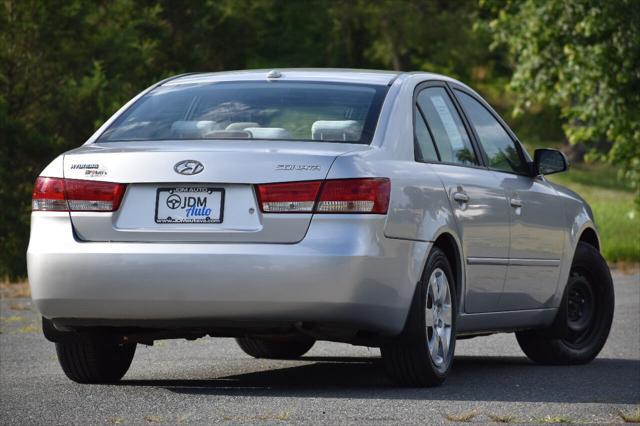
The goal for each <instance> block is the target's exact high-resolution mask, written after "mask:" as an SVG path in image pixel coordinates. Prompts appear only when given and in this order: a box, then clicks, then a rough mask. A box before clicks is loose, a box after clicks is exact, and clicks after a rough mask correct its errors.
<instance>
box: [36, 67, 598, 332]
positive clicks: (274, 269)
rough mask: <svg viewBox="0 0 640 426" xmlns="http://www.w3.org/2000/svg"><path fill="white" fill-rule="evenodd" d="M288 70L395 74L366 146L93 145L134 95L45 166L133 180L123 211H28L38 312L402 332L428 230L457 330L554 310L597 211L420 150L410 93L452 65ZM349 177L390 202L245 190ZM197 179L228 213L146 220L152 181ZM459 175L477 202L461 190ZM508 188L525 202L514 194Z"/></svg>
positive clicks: (371, 78)
mask: <svg viewBox="0 0 640 426" xmlns="http://www.w3.org/2000/svg"><path fill="white" fill-rule="evenodd" d="M266 72H268V70H267V71H261V70H258V71H242V72H230V73H212V74H197V75H187V76H183V77H179V78H176V79H173V80H169V81H166V82H164V83H160V84H166V85H179V84H190V83H194V82H212V83H213V82H216V81H229V80H237V81H241V80H255V79H264V78H265V76H266ZM280 72H281V73H282V76H281V77H280V79H281V80H287V79H291V80H307V81H309V80H318V81H349V82H362V83H368V84H389V83H391V86H390V87H389V91H388V94H387V97H386V99H385V102H384V104H383V107H382V110H381V113H380V118H379V122H378V125H377V128H376V131H375V134H374V136H373V139H372V143H371V145H357V144H343V143H320V142H318V143H314V142H304V143H300V142H291V141H242V142H240V143H239V142H238V141H229V140H207V141H162V142H157V143H154V142H127V143H124V142H122V143H120V142H112V143H95V140H96V139H97V137H98V136H99V135H100V134H101V133H102V132H103V131H104V130H105V129H106V128H107V127H108V125H109V123H111V122H112V121H113V120H114V119H115V118H117V116H118V115H119V114H121V113H122V112H123V111H124V110H125V109H126V108H127V106H128V105H130V104H131V103H132V102H134V101H135V100H136V99H137V97H136V98H134V99H133V100H132V101H130V102H129V103H128V104H127V105H125V106H124V107H123V108H122V109H121V110H120V111H118V112H117V113H116V114H115V115H114V116H113V117H112V118H110V119H109V120H107V122H106V123H105V124H104V125H103V126H102V127H101V128H100V129H98V130H97V131H96V133H95V134H94V135H93V136H91V137H90V138H89V139H88V141H87V142H86V143H85V145H83V146H82V147H80V148H77V149H74V150H72V151H70V152H67V153H65V154H64V155H63V156H60V157H58V158H56V159H55V160H54V161H53V162H52V163H51V164H50V165H48V166H47V167H46V168H45V170H43V172H42V174H41V175H42V176H50V177H65V178H72V179H85V178H88V179H93V180H97V181H109V182H120V183H127V184H128V188H127V192H126V194H125V197H124V200H123V204H122V206H121V208H120V209H119V211H117V212H114V213H90V212H83V213H78V212H74V213H71V214H69V213H53V212H34V213H33V214H32V227H31V239H30V244H29V249H28V271H29V281H30V285H31V290H32V294H33V299H34V301H35V304H36V306H37V308H38V309H39V310H40V312H41V313H42V314H43V315H44V316H45V317H48V318H61V317H64V318H108V319H169V320H170V319H183V318H220V319H248V320H249V319H264V320H269V319H286V320H292V321H319V322H322V321H331V322H340V321H342V322H346V323H350V324H358V325H360V326H362V328H363V329H367V330H373V331H381V332H383V333H387V334H397V333H398V332H399V331H400V330H401V329H402V327H403V326H404V322H405V319H406V316H407V312H408V309H409V306H410V304H411V299H412V297H413V294H414V290H415V287H416V283H417V282H418V281H419V279H420V277H421V274H422V272H423V268H424V265H425V262H426V258H427V256H428V254H429V251H430V249H431V247H432V244H433V242H434V241H436V240H437V239H438V238H439V237H441V236H443V235H445V234H447V235H449V236H450V237H451V238H452V239H453V241H455V244H456V246H457V249H458V251H459V254H460V258H461V263H460V265H457V266H458V268H459V270H460V272H461V276H460V282H459V283H458V285H459V287H460V288H461V294H460V295H459V297H458V299H459V303H460V309H459V313H460V317H459V323H458V331H459V332H461V333H473V332H481V331H500V330H512V329H515V328H529V327H536V326H543V325H546V324H548V323H550V322H551V321H552V320H553V317H554V315H555V312H556V311H557V309H556V308H557V307H558V306H559V303H560V298H561V296H562V292H563V290H564V283H566V280H567V277H568V274H569V268H570V265H571V261H572V259H573V254H574V252H575V247H576V245H577V242H578V239H579V238H580V235H581V234H582V232H584V230H585V229H587V228H591V229H595V225H594V223H593V216H592V214H591V211H590V209H589V207H588V205H587V204H586V203H585V202H584V200H582V199H581V198H580V197H579V196H577V195H576V194H574V193H572V192H571V191H568V190H566V189H564V188H562V187H559V186H557V185H552V184H550V183H548V182H547V181H546V180H545V179H544V178H539V177H538V178H533V177H525V176H517V175H510V174H505V173H497V172H493V171H490V170H488V169H485V168H482V167H477V168H472V167H461V166H450V165H444V164H426V163H418V162H416V161H415V159H414V152H413V122H412V120H413V109H412V108H413V107H412V99H413V94H414V90H415V88H416V86H417V85H419V84H420V83H423V82H425V81H430V80H441V81H448V82H454V80H452V79H450V78H448V77H444V76H440V75H436V74H428V73H408V74H397V73H391V72H368V71H367V72H356V71H345V70H342V71H337V70H287V69H282V70H280ZM152 87H153V86H152ZM469 90H471V89H469ZM144 93H145V92H143V93H142V94H144ZM142 94H141V95H142ZM141 95H139V96H141ZM186 159H193V160H196V161H199V162H201V163H202V164H203V166H204V169H203V170H202V172H200V173H199V174H197V175H180V174H178V173H176V172H175V171H174V170H173V167H174V165H175V164H176V163H177V162H179V161H182V160H186ZM77 163H96V164H99V165H100V169H99V170H104V171H106V174H101V175H100V176H92V177H86V176H85V175H84V174H83V173H84V172H85V171H84V170H80V169H72V168H71V166H72V164H77ZM287 165H293V166H294V167H289V166H287ZM354 177H388V178H390V180H391V201H390V206H389V212H388V214H387V215H316V216H313V215H311V214H292V215H277V214H263V213H260V209H259V208H258V206H257V201H256V197H255V191H254V187H253V185H255V184H259V183H269V182H288V181H299V180H315V179H325V178H326V179H340V178H354ZM204 184H206V185H208V186H210V185H215V186H220V187H223V188H224V189H225V191H227V196H228V199H227V201H226V203H225V209H226V212H225V220H224V222H223V223H221V224H206V225H203V224H192V225H181V226H161V225H159V224H156V223H155V222H154V220H153V217H152V215H150V214H149V210H152V209H153V206H150V205H149V204H150V203H151V204H152V203H153V202H154V201H153V197H154V195H155V189H156V188H157V187H159V186H167V185H192V186H199V185H204ZM459 189H462V190H463V191H464V192H465V193H466V194H467V195H468V197H469V201H468V202H467V203H460V202H458V201H456V200H455V199H454V194H455V192H459ZM514 195H517V197H518V200H519V201H521V204H522V205H521V206H520V207H514V206H513V205H512V204H513V203H512V202H511V199H512V198H514ZM516 204H517V203H516ZM454 267H456V265H454Z"/></svg>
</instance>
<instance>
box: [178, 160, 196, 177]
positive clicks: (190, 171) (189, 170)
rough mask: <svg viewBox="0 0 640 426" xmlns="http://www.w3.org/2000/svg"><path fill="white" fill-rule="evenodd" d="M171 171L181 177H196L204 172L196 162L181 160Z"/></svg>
mask: <svg viewBox="0 0 640 426" xmlns="http://www.w3.org/2000/svg"><path fill="white" fill-rule="evenodd" d="M173 170H175V171H176V173H180V174H181V175H197V174H198V173H200V172H201V171H203V170H204V166H203V165H202V163H201V162H199V161H196V160H182V161H180V162H179V163H176V165H175V166H173Z"/></svg>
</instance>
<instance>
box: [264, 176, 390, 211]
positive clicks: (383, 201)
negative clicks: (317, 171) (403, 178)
mask: <svg viewBox="0 0 640 426" xmlns="http://www.w3.org/2000/svg"><path fill="white" fill-rule="evenodd" d="M390 191H391V184H390V181H389V179H387V178H359V179H333V180H326V181H320V180H314V181H304V182H287V183H270V184H263V185H257V195H258V204H259V205H260V209H261V210H262V212H263V213H372V214H386V213H387V209H388V207H389V193H390Z"/></svg>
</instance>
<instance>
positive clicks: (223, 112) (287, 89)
mask: <svg viewBox="0 0 640 426" xmlns="http://www.w3.org/2000/svg"><path fill="white" fill-rule="evenodd" d="M386 93H387V87H386V86H381V85H368V84H351V83H329V82H300V81H299V82H286V81H277V82H267V81H234V82H216V83H198V84H173V85H172V84H169V85H165V86H159V87H157V88H155V89H153V90H152V91H150V92H149V93H147V94H146V95H144V96H143V97H142V98H140V99H139V100H138V101H137V102H136V103H135V104H134V105H133V106H131V107H130V108H129V109H128V110H127V111H125V112H124V113H123V114H122V115H121V116H120V117H118V119H117V120H115V122H114V123H113V124H112V125H111V126H110V127H109V128H108V129H107V130H106V131H105V132H104V133H103V134H102V135H101V136H100V138H99V139H98V142H117V141H159V140H181V139H188V140H194V139H195V140H198V139H258V140H260V139H266V140H272V139H278V140H299V141H318V142H345V143H369V142H371V138H372V137H373V133H374V130H375V127H376V123H377V120H378V115H379V113H380V108H381V106H382V102H383V100H384V97H385V95H386Z"/></svg>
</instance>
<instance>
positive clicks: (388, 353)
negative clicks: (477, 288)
mask: <svg viewBox="0 0 640 426" xmlns="http://www.w3.org/2000/svg"><path fill="white" fill-rule="evenodd" d="M454 283H455V281H454V280H453V273H452V270H451V266H450V265H449V261H448V260H447V257H446V255H445V254H444V253H443V252H442V250H440V249H439V248H437V247H434V248H433V250H432V251H431V253H430V254H429V258H428V259H427V265H426V267H425V271H424V275H423V277H422V279H421V280H420V283H418V286H417V289H416V294H415V296H414V300H413V303H412V306H411V310H410V312H409V315H408V318H407V323H406V325H405V329H404V331H403V332H402V334H401V335H400V336H399V337H398V338H397V339H395V340H394V341H393V342H390V343H388V344H386V345H384V346H382V348H381V352H382V361H383V363H384V365H385V368H386V370H387V372H388V373H389V375H390V376H391V378H392V379H393V381H394V382H396V383H398V384H399V385H402V386H411V387H431V386H438V385H440V384H441V383H442V382H443V381H444V379H445V378H446V376H447V374H448V373H449V370H450V369H451V364H452V362H453V353H454V351H455V346H456V314H457V304H456V302H457V300H456V292H455V285H454Z"/></svg>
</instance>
